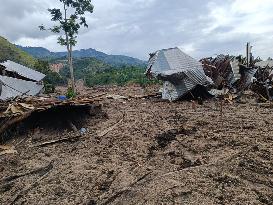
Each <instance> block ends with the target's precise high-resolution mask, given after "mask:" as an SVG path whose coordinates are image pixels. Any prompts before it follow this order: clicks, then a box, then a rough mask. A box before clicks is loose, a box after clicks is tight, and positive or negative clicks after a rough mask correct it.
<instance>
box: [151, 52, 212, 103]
mask: <svg viewBox="0 0 273 205" xmlns="http://www.w3.org/2000/svg"><path fill="white" fill-rule="evenodd" d="M146 75H147V76H149V77H155V78H157V79H159V80H162V81H164V84H163V90H162V98H163V99H167V100H170V101H174V100H178V99H179V98H181V97H183V96H185V95H187V94H190V95H192V96H193V97H196V96H194V92H193V90H194V89H195V88H196V87H199V88H200V87H204V86H207V85H209V84H210V81H211V80H210V79H209V78H208V77H207V76H206V75H205V72H204V70H203V67H202V64H201V63H200V62H198V61H197V60H195V59H194V58H192V57H190V56H189V55H187V54H185V53H184V52H182V51H181V50H180V49H179V48H177V47H176V48H170V49H163V50H159V51H156V52H155V53H153V54H150V59H149V62H148V67H147V70H146ZM201 90H202V89H201Z"/></svg>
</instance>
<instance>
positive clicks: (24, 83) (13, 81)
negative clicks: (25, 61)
mask: <svg viewBox="0 0 273 205" xmlns="http://www.w3.org/2000/svg"><path fill="white" fill-rule="evenodd" d="M44 77H45V75H44V74H43V73H40V72H38V71H35V70H32V69H30V68H28V67H25V66H23V65H20V64H18V63H15V62H12V61H10V60H8V61H6V62H4V63H0V93H1V94H0V100H8V99H13V98H15V97H17V96H22V95H28V96H34V95H37V94H39V93H40V92H41V91H42V90H43V88H44V86H43V82H42V80H43V79H44Z"/></svg>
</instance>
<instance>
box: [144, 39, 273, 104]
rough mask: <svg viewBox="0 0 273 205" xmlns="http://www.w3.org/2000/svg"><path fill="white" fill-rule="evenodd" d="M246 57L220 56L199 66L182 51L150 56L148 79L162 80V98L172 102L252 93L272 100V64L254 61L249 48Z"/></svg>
mask: <svg viewBox="0 0 273 205" xmlns="http://www.w3.org/2000/svg"><path fill="white" fill-rule="evenodd" d="M246 48H247V49H246V50H247V53H246V57H243V56H241V55H240V56H230V55H222V54H221V55H218V56H216V57H209V58H203V59H201V60H200V61H199V62H198V61H196V60H195V59H193V58H192V57H190V56H188V55H187V54H185V53H183V52H182V51H181V50H180V49H179V48H170V49H163V50H159V51H156V52H155V53H153V54H150V59H149V62H148V67H147V70H146V75H147V76H148V77H155V78H157V79H159V80H162V81H163V82H164V83H163V88H162V89H161V90H162V98H163V99H168V100H170V101H174V100H178V99H180V98H182V97H185V96H192V97H193V99H199V98H202V97H203V96H208V95H207V93H208V92H209V94H211V95H213V96H216V97H217V96H226V95H229V96H230V95H232V96H233V97H231V99H233V98H237V99H238V98H240V97H241V96H242V94H243V92H244V91H246V90H249V89H250V90H252V91H253V92H255V93H256V94H258V96H260V97H262V98H263V99H264V100H271V99H272V96H273V86H272V85H273V84H272V79H273V60H272V59H268V60H267V61H262V60H261V59H260V58H256V59H254V57H253V55H252V53H251V49H252V47H251V46H250V44H249V43H248V44H247V47H246Z"/></svg>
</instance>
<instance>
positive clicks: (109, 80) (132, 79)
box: [85, 66, 159, 87]
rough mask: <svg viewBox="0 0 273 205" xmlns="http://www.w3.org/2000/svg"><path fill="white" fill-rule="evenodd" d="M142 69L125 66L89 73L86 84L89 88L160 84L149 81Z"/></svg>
mask: <svg viewBox="0 0 273 205" xmlns="http://www.w3.org/2000/svg"><path fill="white" fill-rule="evenodd" d="M144 72H145V69H144V68H142V67H133V66H123V67H122V68H113V69H108V70H104V71H100V72H95V73H89V74H87V76H86V79H85V82H86V85H87V86H89V87H92V86H95V85H120V86H124V85H126V84H131V83H132V84H139V85H141V86H145V85H149V84H155V83H159V81H157V80H149V79H147V77H146V76H145V74H144Z"/></svg>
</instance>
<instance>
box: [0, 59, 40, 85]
mask: <svg viewBox="0 0 273 205" xmlns="http://www.w3.org/2000/svg"><path fill="white" fill-rule="evenodd" d="M1 65H2V66H4V67H5V68H6V70H7V71H10V72H16V73H18V74H19V75H21V76H23V77H25V78H28V79H31V80H34V81H41V80H42V79H43V78H44V77H45V75H44V74H43V73H40V72H38V71H35V70H32V69H30V68H28V67H26V66H23V65H20V64H18V63H15V62H13V61H10V60H8V61H6V62H4V63H1Z"/></svg>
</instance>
